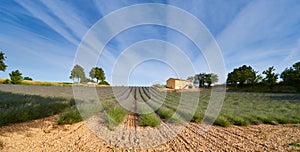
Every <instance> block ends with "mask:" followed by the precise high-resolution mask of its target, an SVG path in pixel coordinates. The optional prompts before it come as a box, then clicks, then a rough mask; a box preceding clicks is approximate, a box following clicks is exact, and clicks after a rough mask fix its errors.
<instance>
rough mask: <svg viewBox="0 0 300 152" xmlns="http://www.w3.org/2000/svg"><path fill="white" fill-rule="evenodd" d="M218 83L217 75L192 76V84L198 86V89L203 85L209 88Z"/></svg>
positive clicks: (200, 74) (201, 74) (202, 74)
mask: <svg viewBox="0 0 300 152" xmlns="http://www.w3.org/2000/svg"><path fill="white" fill-rule="evenodd" d="M218 81H219V79H218V75H216V74H214V73H199V74H196V75H195V76H194V84H198V86H199V88H200V87H204V86H205V84H207V87H211V84H213V83H216V82H218Z"/></svg>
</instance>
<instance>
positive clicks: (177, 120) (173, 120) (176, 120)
mask: <svg viewBox="0 0 300 152" xmlns="http://www.w3.org/2000/svg"><path fill="white" fill-rule="evenodd" d="M167 122H170V123H176V124H183V119H182V118H180V116H178V115H177V114H174V115H173V116H172V117H171V118H170V119H168V121H167Z"/></svg>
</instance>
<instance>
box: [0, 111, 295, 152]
mask: <svg viewBox="0 0 300 152" xmlns="http://www.w3.org/2000/svg"><path fill="white" fill-rule="evenodd" d="M57 119H58V115H56V116H52V117H48V118H44V119H39V120H34V121H30V122H25V123H18V124H12V125H9V126H4V127H1V128H0V151H16V152H20V151H25V152H26V151H101V152H102V151H300V147H299V145H300V124H297V125H295V124H288V125H275V126H274V125H254V126H248V127H239V126H232V127H229V128H223V127H218V126H212V128H211V129H210V130H209V131H208V132H207V133H205V134H201V133H199V132H198V131H197V130H199V124H196V123H190V124H189V125H188V126H187V127H186V128H185V129H184V130H183V131H182V132H181V133H180V134H179V135H177V136H176V137H175V138H174V139H173V140H171V141H168V142H167V143H164V144H162V145H159V146H157V147H154V148H151V149H144V150H135V149H126V148H121V147H117V146H113V145H109V144H108V143H107V142H105V141H104V140H102V139H100V138H99V137H97V136H96V135H95V134H94V133H93V132H92V131H91V130H89V128H88V127H87V125H86V123H85V122H80V123H76V124H73V125H62V126H58V125H57V124H56V120H57ZM134 119H135V118H134V116H132V115H128V117H127V118H126V120H125V121H124V123H123V125H126V126H128V127H133V126H135V122H133V121H132V120H134Z"/></svg>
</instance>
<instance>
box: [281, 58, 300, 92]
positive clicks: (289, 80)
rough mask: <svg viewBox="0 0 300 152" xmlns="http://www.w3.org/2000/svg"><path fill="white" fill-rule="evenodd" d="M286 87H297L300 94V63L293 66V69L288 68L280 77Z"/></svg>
mask: <svg viewBox="0 0 300 152" xmlns="http://www.w3.org/2000/svg"><path fill="white" fill-rule="evenodd" d="M280 78H282V80H283V83H284V84H285V85H290V86H294V87H296V89H297V91H298V92H300V62H297V63H295V64H293V66H292V67H290V68H286V69H285V70H284V71H283V72H282V73H281V75H280Z"/></svg>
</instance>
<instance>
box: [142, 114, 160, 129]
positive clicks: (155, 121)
mask: <svg viewBox="0 0 300 152" xmlns="http://www.w3.org/2000/svg"><path fill="white" fill-rule="evenodd" d="M138 121H139V125H140V126H151V127H156V126H158V125H159V124H160V120H159V118H158V117H157V116H156V115H155V114H154V113H149V114H143V115H140V116H139V120H138Z"/></svg>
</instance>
